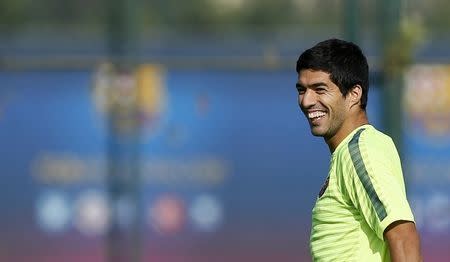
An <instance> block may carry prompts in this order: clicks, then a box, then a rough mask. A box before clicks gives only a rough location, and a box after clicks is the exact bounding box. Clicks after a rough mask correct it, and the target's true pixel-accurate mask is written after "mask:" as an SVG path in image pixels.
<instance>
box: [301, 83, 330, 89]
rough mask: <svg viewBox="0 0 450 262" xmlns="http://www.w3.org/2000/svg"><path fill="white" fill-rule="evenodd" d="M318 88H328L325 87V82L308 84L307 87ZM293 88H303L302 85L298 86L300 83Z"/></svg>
mask: <svg viewBox="0 0 450 262" xmlns="http://www.w3.org/2000/svg"><path fill="white" fill-rule="evenodd" d="M319 86H328V85H327V83H325V82H317V83H312V84H309V85H308V87H310V88H315V87H319ZM295 87H297V88H305V87H304V86H303V85H302V84H300V83H296V84H295Z"/></svg>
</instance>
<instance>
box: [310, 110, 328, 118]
mask: <svg viewBox="0 0 450 262" xmlns="http://www.w3.org/2000/svg"><path fill="white" fill-rule="evenodd" d="M324 115H325V113H324V112H320V111H314V112H310V113H308V117H309V118H316V117H321V116H324Z"/></svg>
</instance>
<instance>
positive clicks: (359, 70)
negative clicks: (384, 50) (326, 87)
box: [296, 39, 369, 110]
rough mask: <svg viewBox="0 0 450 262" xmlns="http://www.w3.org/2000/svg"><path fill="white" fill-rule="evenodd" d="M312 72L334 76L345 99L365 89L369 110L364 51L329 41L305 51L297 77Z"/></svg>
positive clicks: (332, 40) (363, 105) (367, 71)
mask: <svg viewBox="0 0 450 262" xmlns="http://www.w3.org/2000/svg"><path fill="white" fill-rule="evenodd" d="M304 69H311V70H318V71H324V72H327V73H329V74H330V80H331V81H332V82H333V83H334V84H336V85H337V86H338V87H339V90H340V91H341V93H342V95H344V96H346V95H347V93H348V92H349V91H350V90H351V89H352V88H353V87H354V86H355V85H360V86H361V87H362V96H361V108H362V109H363V110H365V109H366V106H367V95H368V93H369V65H368V64H367V59H366V57H365V56H364V54H363V52H362V51H361V49H360V48H359V47H358V46H357V45H356V44H354V43H352V42H347V41H343V40H339V39H328V40H325V41H323V42H320V43H318V44H316V45H315V46H313V47H312V48H310V49H307V50H306V51H304V52H303V53H302V54H301V55H300V57H299V58H298V60H297V67H296V70H297V73H300V71H301V70H304Z"/></svg>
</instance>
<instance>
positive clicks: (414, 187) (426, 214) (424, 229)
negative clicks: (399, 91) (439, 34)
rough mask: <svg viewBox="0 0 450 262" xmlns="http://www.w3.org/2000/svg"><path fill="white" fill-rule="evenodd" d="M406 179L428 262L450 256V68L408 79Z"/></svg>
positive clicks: (420, 70)
mask: <svg viewBox="0 0 450 262" xmlns="http://www.w3.org/2000/svg"><path fill="white" fill-rule="evenodd" d="M405 82H406V87H405V107H406V110H405V112H406V116H405V125H404V126H405V128H404V141H405V142H404V145H405V160H406V162H405V174H406V175H407V177H408V186H409V188H408V189H409V190H408V193H409V197H410V199H411V201H412V205H413V209H414V214H415V217H416V220H417V224H418V227H419V229H420V232H421V237H422V246H423V249H424V252H425V260H426V261H444V260H446V258H447V259H448V258H449V257H450V250H449V248H448V247H449V246H450V190H449V189H450V66H449V65H415V66H413V67H412V68H411V69H410V70H409V71H408V72H407V74H406V79H405Z"/></svg>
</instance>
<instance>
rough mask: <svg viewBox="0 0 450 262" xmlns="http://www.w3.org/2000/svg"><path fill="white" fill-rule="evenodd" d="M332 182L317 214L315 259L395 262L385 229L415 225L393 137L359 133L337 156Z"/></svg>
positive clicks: (369, 130)
mask: <svg viewBox="0 0 450 262" xmlns="http://www.w3.org/2000/svg"><path fill="white" fill-rule="evenodd" d="M326 184H328V186H327V185H326ZM326 184H325V185H324V188H323V189H325V187H326V186H327V187H326V189H325V191H324V192H323V195H321V196H319V197H318V198H317V201H316V204H315V206H314V208H313V211H312V229H311V238H310V248H311V255H312V258H313V260H314V261H366V262H369V261H390V257H389V249H388V246H387V243H386V242H385V241H384V239H383V233H384V230H385V229H386V227H387V226H389V225H390V224H391V223H392V222H394V221H398V220H407V221H414V217H413V215H412V212H411V209H410V207H409V204H408V201H407V199H406V193H405V184H404V181H403V174H402V169H401V164H400V158H399V156H398V153H397V150H396V148H395V145H394V143H393V142H392V139H391V138H390V137H388V136H386V135H385V134H383V133H381V132H380V131H378V130H376V129H375V128H374V127H373V126H371V125H364V126H361V127H359V128H357V129H356V130H354V131H353V132H352V133H351V134H349V135H348V136H347V137H346V138H345V139H344V140H343V141H342V142H341V143H340V144H339V146H338V147H337V148H336V150H335V151H334V152H333V154H332V157H331V163H330V170H329V174H328V178H327V181H326Z"/></svg>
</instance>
